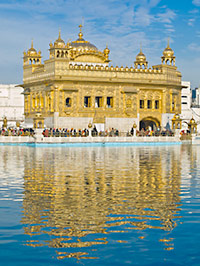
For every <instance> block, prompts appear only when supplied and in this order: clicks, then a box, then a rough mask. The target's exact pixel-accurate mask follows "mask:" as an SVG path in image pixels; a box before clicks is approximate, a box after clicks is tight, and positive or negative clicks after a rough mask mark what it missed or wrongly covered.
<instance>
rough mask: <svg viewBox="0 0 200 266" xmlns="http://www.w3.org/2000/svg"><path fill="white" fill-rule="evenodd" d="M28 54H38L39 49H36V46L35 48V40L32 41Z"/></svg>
mask: <svg viewBox="0 0 200 266" xmlns="http://www.w3.org/2000/svg"><path fill="white" fill-rule="evenodd" d="M28 54H29V55H35V54H37V51H36V50H35V48H33V40H32V41H31V48H30V49H28Z"/></svg>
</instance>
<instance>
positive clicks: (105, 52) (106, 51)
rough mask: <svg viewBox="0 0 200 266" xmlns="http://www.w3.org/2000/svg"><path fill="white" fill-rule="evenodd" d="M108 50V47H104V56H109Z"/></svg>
mask: <svg viewBox="0 0 200 266" xmlns="http://www.w3.org/2000/svg"><path fill="white" fill-rule="evenodd" d="M109 53H110V50H109V49H108V45H106V48H105V49H104V54H109Z"/></svg>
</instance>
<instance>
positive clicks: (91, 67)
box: [69, 63, 163, 74]
mask: <svg viewBox="0 0 200 266" xmlns="http://www.w3.org/2000/svg"><path fill="white" fill-rule="evenodd" d="M69 69H76V70H96V71H99V70H103V71H112V72H116V71H117V72H135V73H159V74H161V73H163V71H162V70H161V69H151V68H149V69H142V68H140V69H137V68H133V67H130V68H128V67H127V66H126V67H123V66H121V67H118V66H116V67H114V66H110V67H109V66H103V65H91V64H90V65H87V64H84V65H82V64H74V63H73V64H71V63H70V64H69Z"/></svg>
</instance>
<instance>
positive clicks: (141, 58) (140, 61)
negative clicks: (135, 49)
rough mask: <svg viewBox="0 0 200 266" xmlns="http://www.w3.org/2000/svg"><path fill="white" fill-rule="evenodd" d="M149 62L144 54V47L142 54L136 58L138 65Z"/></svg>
mask: <svg viewBox="0 0 200 266" xmlns="http://www.w3.org/2000/svg"><path fill="white" fill-rule="evenodd" d="M146 61H147V59H146V56H145V55H144V54H143V52H142V47H140V52H139V54H138V55H137V56H136V62H138V63H143V62H144V63H145V62H146Z"/></svg>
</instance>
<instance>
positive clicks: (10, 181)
mask: <svg viewBox="0 0 200 266" xmlns="http://www.w3.org/2000/svg"><path fill="white" fill-rule="evenodd" d="M0 149H1V153H0V173H1V179H0V211H1V212H0V263H1V265H6V266H7V265H8V266H10V265H15V266H16V265H20V266H22V265H34V266H38V265H43V266H45V265H48V266H49V265H52V266H53V265H126V264H127V265H200V253H199V238H200V225H199V224H200V223H199V214H200V210H199V207H200V164H199V161H200V149H199V147H198V146H191V145H185V146H184V145H174V146H160V147H159V146H155V147H153V146H152V147H150V146H149V147H88V148H87V147H82V148H78V147H74V148H69V147H66V148H65V147H62V148H61V147H60V148H56V147H52V148H47V147H44V148H33V147H23V146H1V147H0Z"/></svg>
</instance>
